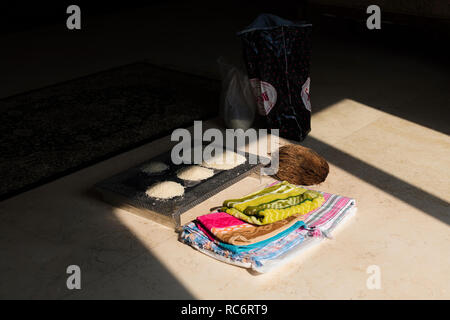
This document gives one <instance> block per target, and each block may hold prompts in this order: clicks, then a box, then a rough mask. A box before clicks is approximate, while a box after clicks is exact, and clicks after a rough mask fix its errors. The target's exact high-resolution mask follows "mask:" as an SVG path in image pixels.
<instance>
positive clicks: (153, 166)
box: [141, 161, 169, 173]
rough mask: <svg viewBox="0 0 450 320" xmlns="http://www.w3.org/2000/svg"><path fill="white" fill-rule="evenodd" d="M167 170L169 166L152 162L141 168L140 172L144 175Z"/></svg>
mask: <svg viewBox="0 0 450 320" xmlns="http://www.w3.org/2000/svg"><path fill="white" fill-rule="evenodd" d="M167 169H169V166H168V165H167V164H165V163H164V162H160V161H152V162H150V163H149V164H147V165H145V166H143V167H142V168H141V171H143V172H145V173H160V172H163V171H166V170H167Z"/></svg>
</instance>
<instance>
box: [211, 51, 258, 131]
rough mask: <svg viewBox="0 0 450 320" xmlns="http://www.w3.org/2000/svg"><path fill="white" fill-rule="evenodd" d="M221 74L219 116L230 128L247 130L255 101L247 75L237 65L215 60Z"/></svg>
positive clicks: (252, 119)
mask: <svg viewBox="0 0 450 320" xmlns="http://www.w3.org/2000/svg"><path fill="white" fill-rule="evenodd" d="M217 63H218V64H219V67H220V73H221V76H222V93H221V97H220V116H221V118H222V119H223V120H224V122H225V126H226V127H227V128H230V129H243V130H247V129H248V128H250V127H251V126H252V124H253V121H254V119H255V109H256V101H255V97H254V95H253V91H252V87H251V85H250V82H249V80H248V77H247V75H246V74H245V73H244V72H243V71H242V70H240V69H239V68H238V67H236V66H234V65H232V64H229V63H227V62H225V61H224V59H223V58H222V57H220V58H219V59H218V60H217Z"/></svg>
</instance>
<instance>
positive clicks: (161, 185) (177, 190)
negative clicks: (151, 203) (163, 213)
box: [145, 181, 184, 199]
mask: <svg viewBox="0 0 450 320" xmlns="http://www.w3.org/2000/svg"><path fill="white" fill-rule="evenodd" d="M145 194H146V195H147V196H149V197H151V198H157V199H171V198H174V197H179V196H182V195H183V194H184V187H183V186H182V185H181V184H179V183H178V182H174V181H163V182H158V183H155V184H154V185H152V186H150V187H149V188H148V189H147V191H146V192H145Z"/></svg>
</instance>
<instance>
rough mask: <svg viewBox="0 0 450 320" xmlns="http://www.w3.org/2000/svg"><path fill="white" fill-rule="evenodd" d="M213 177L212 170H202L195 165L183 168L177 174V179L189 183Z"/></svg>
mask: <svg viewBox="0 0 450 320" xmlns="http://www.w3.org/2000/svg"><path fill="white" fill-rule="evenodd" d="M213 175H214V171H213V170H212V169H208V168H203V167H200V166H196V165H193V166H189V167H185V168H183V169H181V170H180V171H178V172H177V177H178V178H180V179H183V180H189V181H200V180H205V179H208V178H210V177H212V176H213Z"/></svg>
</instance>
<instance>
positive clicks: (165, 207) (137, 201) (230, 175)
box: [96, 151, 261, 226]
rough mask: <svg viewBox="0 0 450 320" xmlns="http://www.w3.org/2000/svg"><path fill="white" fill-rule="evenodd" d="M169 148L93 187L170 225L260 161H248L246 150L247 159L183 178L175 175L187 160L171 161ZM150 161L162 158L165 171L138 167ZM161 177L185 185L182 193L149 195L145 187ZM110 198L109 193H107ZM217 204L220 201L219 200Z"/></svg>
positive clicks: (243, 174)
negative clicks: (195, 178) (194, 178)
mask: <svg viewBox="0 0 450 320" xmlns="http://www.w3.org/2000/svg"><path fill="white" fill-rule="evenodd" d="M170 153H171V151H168V152H165V153H163V154H161V155H159V156H157V157H155V158H153V159H149V160H148V161H146V162H144V163H141V164H139V165H137V166H135V167H132V168H130V169H128V170H125V171H123V172H121V173H118V174H116V175H114V176H112V177H111V178H108V179H106V180H104V181H101V182H99V183H98V184H97V185H96V189H97V190H98V191H99V192H100V194H102V193H104V192H106V193H108V194H109V195H112V197H114V195H117V196H118V198H117V199H118V201H115V200H113V202H115V204H119V205H120V204H122V203H121V201H122V202H123V204H126V205H130V206H131V207H135V208H139V209H144V210H148V211H149V213H150V214H151V213H157V214H160V215H162V216H166V217H168V218H169V219H170V220H172V221H173V225H175V226H178V222H179V217H180V215H182V214H183V213H184V212H186V211H187V210H189V209H191V208H193V207H194V206H196V205H197V204H200V203H201V202H203V201H205V200H206V199H208V198H210V197H211V196H213V195H215V194H216V193H218V192H220V191H222V190H224V189H225V188H227V187H229V186H231V185H232V184H234V183H236V182H237V181H239V180H241V179H243V178H244V177H246V176H247V175H249V174H251V173H252V172H255V171H256V170H257V169H259V168H260V167H261V164H250V163H249V158H248V153H246V154H245V156H246V158H247V161H246V162H245V163H243V164H241V165H239V166H237V167H235V168H233V169H230V170H214V176H212V177H210V178H208V179H206V180H203V181H199V182H186V181H184V180H182V179H179V178H178V177H177V176H176V172H177V171H178V170H180V169H181V168H183V167H185V166H190V164H181V165H174V164H173V163H172V161H171V158H170ZM151 161H162V162H164V163H166V164H167V165H169V167H170V168H169V169H168V170H167V171H166V172H164V174H153V175H150V174H146V173H144V172H142V171H141V169H140V168H141V167H143V166H145V165H146V164H148V163H149V162H151ZM160 181H174V182H178V183H180V184H182V185H183V186H184V187H185V190H184V195H183V196H180V197H175V198H172V199H156V198H151V197H148V196H147V195H146V194H145V191H146V189H147V188H148V187H150V186H151V185H152V184H154V183H157V182H160ZM110 198H111V196H110ZM218 205H220V203H219V204H218Z"/></svg>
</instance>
